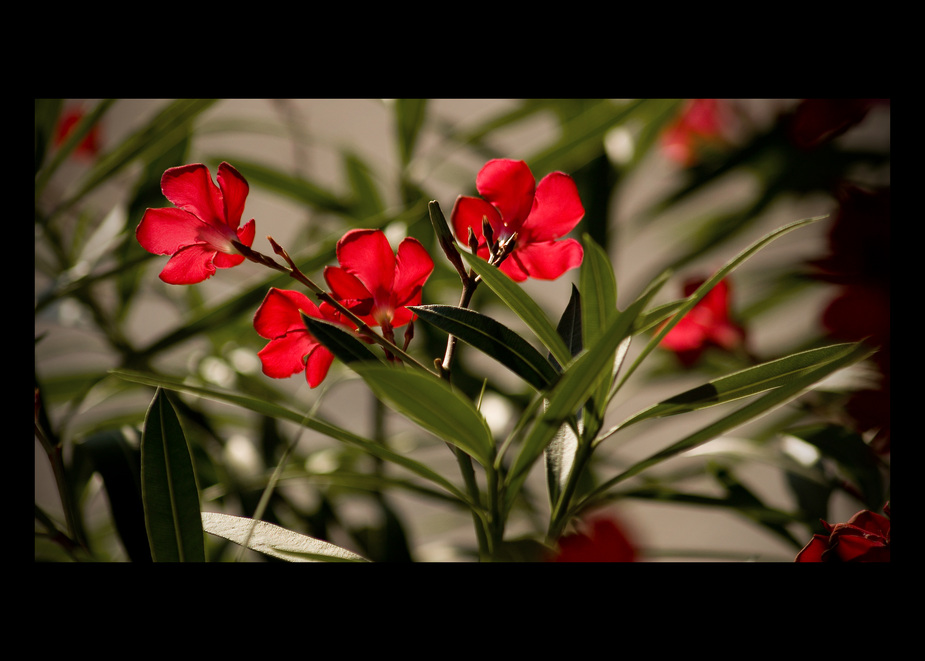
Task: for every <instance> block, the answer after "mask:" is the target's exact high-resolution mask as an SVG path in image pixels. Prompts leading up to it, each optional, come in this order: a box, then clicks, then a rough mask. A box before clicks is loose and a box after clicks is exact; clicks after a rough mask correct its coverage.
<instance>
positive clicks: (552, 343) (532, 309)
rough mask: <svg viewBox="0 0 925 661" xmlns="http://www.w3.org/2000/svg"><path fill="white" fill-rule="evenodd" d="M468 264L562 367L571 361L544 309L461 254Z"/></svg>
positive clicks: (470, 256)
mask: <svg viewBox="0 0 925 661" xmlns="http://www.w3.org/2000/svg"><path fill="white" fill-rule="evenodd" d="M461 254H462V256H463V259H465V260H466V263H468V264H469V266H470V267H471V268H472V270H474V271H475V272H476V273H477V274H478V275H479V277H480V278H481V279H482V282H484V283H485V285H487V286H488V288H489V289H491V290H492V291H493V292H495V294H496V295H497V296H498V298H500V299H501V300H502V301H503V302H504V303H505V305H507V306H508V307H509V308H510V309H511V310H512V311H513V312H514V314H516V315H517V316H518V317H520V318H521V320H522V321H523V322H524V323H525V324H527V327H528V328H529V329H530V330H532V331H533V333H534V334H535V335H536V336H537V337H538V338H539V340H540V342H542V343H543V346H545V347H546V349H548V350H549V352H550V353H551V354H552V355H553V358H555V359H556V360H557V361H558V362H559V364H560V365H566V364H568V362H569V361H570V360H571V358H572V356H571V354H569V350H568V348H567V347H566V346H565V342H563V341H562V338H561V337H559V334H558V333H557V332H556V329H555V328H554V327H553V325H552V324H551V323H550V322H549V319H548V318H547V317H546V314H545V313H544V312H543V309H542V308H541V307H540V306H539V305H538V304H537V303H536V301H534V300H533V299H532V298H530V296H528V295H527V294H526V292H524V290H523V289H522V288H521V287H520V286H519V285H518V284H517V283H516V282H514V281H513V280H511V279H510V278H509V277H508V276H507V275H506V274H504V273H502V272H501V271H499V270H498V268H497V267H495V266H492V265H490V264H489V263H488V262H486V261H485V260H484V259H482V258H480V257H478V256H477V255H473V254H471V253H468V252H463V253H461Z"/></svg>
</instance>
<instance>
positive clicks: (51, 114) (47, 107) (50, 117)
mask: <svg viewBox="0 0 925 661" xmlns="http://www.w3.org/2000/svg"><path fill="white" fill-rule="evenodd" d="M63 107H64V100H63V99H35V173H36V174H38V171H39V170H40V169H41V168H42V166H43V165H44V164H45V157H46V156H47V154H48V148H49V147H50V146H51V145H52V143H53V142H54V136H55V128H56V127H57V125H58V117H59V116H60V115H61V109H62V108H63ZM37 195H38V190H36V196H37Z"/></svg>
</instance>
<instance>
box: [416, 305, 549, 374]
mask: <svg viewBox="0 0 925 661" xmlns="http://www.w3.org/2000/svg"><path fill="white" fill-rule="evenodd" d="M409 309H410V310H413V311H414V312H415V313H417V314H418V316H419V317H420V318H421V319H423V320H424V321H426V322H427V323H429V324H431V325H433V326H436V327H437V328H439V329H441V330H444V331H446V332H447V333H449V334H450V335H455V336H456V337H458V338H459V339H460V340H462V341H463V342H466V343H467V344H470V345H471V346H473V347H475V348H476V349H478V350H480V351H482V352H484V353H485V354H486V355H488V356H490V357H492V358H494V359H495V360H497V361H498V362H499V363H501V364H502V365H504V366H505V367H507V368H508V369H509V370H511V371H512V372H514V374H516V375H518V376H519V377H521V378H522V379H523V380H524V381H526V382H527V383H529V384H530V385H531V386H533V387H534V388H536V389H537V390H543V389H544V388H546V387H548V386H549V385H550V384H551V383H552V382H553V381H555V380H556V378H557V376H558V374H557V373H556V370H555V368H553V366H552V365H551V364H550V363H549V361H548V360H546V359H545V358H544V357H543V355H542V354H541V353H540V352H539V351H537V350H536V349H534V348H533V345H531V344H530V343H529V342H527V341H526V340H525V339H523V338H522V337H520V335H518V334H517V333H515V332H514V331H512V330H511V329H510V328H508V327H507V326H505V325H504V324H501V323H499V322H497V321H495V320H494V319H492V318H491V317H488V316H486V315H483V314H481V313H480V312H475V311H474V310H469V309H467V308H459V307H454V306H451V305H418V306H415V307H411V308H409Z"/></svg>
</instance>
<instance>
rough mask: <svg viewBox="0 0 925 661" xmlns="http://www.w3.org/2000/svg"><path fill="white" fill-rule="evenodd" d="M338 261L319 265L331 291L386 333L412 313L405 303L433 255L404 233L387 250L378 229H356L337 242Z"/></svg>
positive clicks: (417, 294) (416, 293)
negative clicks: (393, 250) (395, 246)
mask: <svg viewBox="0 0 925 661" xmlns="http://www.w3.org/2000/svg"><path fill="white" fill-rule="evenodd" d="M337 261H338V262H340V266H339V267H338V266H328V267H326V268H325V269H324V279H325V280H326V281H327V283H328V286H329V287H330V288H331V295H332V296H333V297H334V298H335V299H337V300H338V301H340V302H341V303H342V304H343V305H344V307H346V308H347V309H349V310H350V311H351V312H353V313H354V314H356V315H357V316H358V317H360V319H362V320H363V321H364V322H365V323H367V324H369V325H370V326H380V327H381V328H382V329H383V333H384V334H385V335H386V337H387V339H390V338H388V335H389V334H390V332H391V329H392V328H398V327H400V326H404V325H406V324H408V323H410V322H412V321H414V319H415V318H416V316H415V315H414V313H412V312H411V310H409V309H408V307H407V306H409V305H419V304H420V302H421V289H422V288H423V286H424V283H425V282H426V281H427V278H429V277H430V274H431V273H432V272H433V270H434V261H433V259H431V257H430V255H429V254H427V251H426V250H425V249H424V246H422V245H421V243H420V242H419V241H418V240H417V239H414V238H412V237H408V238H405V239H404V240H402V242H401V243H400V244H399V246H398V253H397V254H396V253H393V252H392V247H391V246H390V245H389V240H388V239H387V238H386V236H385V234H384V233H383V232H382V230H371V229H357V230H350V231H349V232H347V233H346V234H345V235H344V236H343V237H342V238H341V240H340V241H338V242H337Z"/></svg>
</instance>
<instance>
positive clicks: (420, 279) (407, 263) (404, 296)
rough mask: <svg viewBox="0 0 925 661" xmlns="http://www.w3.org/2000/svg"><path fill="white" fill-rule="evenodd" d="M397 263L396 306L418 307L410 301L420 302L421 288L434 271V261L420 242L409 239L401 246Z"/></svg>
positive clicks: (394, 287) (393, 288) (394, 296)
mask: <svg viewBox="0 0 925 661" xmlns="http://www.w3.org/2000/svg"><path fill="white" fill-rule="evenodd" d="M395 261H396V267H395V269H396V272H395V282H394V283H393V286H392V291H393V298H394V304H395V305H396V306H402V305H416V304H417V303H411V302H410V301H411V300H412V299H414V298H416V299H417V301H418V302H420V297H421V288H422V287H423V286H424V283H425V282H426V281H427V278H429V277H430V274H431V273H433V271H434V260H433V259H431V257H430V255H429V254H428V253H427V251H426V250H425V249H424V246H422V245H421V242H420V241H418V240H417V239H415V238H412V237H408V238H406V239H404V240H403V241H402V242H401V243H400V244H399V246H398V254H397V255H396V258H395Z"/></svg>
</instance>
